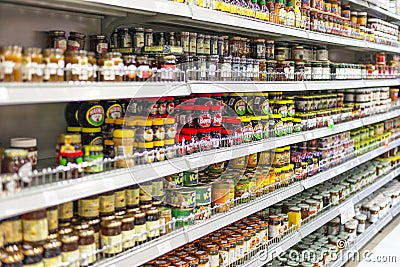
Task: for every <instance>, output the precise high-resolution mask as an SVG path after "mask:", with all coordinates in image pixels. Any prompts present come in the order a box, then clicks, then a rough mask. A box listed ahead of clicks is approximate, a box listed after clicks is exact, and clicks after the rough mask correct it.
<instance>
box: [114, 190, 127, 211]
mask: <svg viewBox="0 0 400 267" xmlns="http://www.w3.org/2000/svg"><path fill="white" fill-rule="evenodd" d="M114 196H115V200H114V201H115V207H116V208H123V207H125V206H126V198H125V190H122V191H116V192H115V193H114Z"/></svg>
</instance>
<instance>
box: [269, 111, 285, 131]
mask: <svg viewBox="0 0 400 267" xmlns="http://www.w3.org/2000/svg"><path fill="white" fill-rule="evenodd" d="M271 117H272V119H271V120H270V129H271V133H273V135H272V136H271V137H274V136H283V135H284V134H285V129H284V124H283V121H282V116H281V115H278V114H272V115H271Z"/></svg>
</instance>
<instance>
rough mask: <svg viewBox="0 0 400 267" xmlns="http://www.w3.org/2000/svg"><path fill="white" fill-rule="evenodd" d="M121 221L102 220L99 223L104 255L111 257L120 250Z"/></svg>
mask: <svg viewBox="0 0 400 267" xmlns="http://www.w3.org/2000/svg"><path fill="white" fill-rule="evenodd" d="M122 241H123V240H122V223H121V222H120V221H116V220H110V221H104V222H103V223H102V225H101V246H103V247H104V246H107V247H108V248H107V249H106V250H104V255H105V256H106V257H112V256H114V255H116V254H118V253H121V252H122V243H123V242H122Z"/></svg>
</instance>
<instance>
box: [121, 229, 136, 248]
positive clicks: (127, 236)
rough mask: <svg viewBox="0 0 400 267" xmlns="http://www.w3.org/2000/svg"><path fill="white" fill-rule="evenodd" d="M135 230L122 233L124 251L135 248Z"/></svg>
mask: <svg viewBox="0 0 400 267" xmlns="http://www.w3.org/2000/svg"><path fill="white" fill-rule="evenodd" d="M134 236H135V229H132V230H129V231H122V240H124V249H126V248H131V247H134V246H135V237H134Z"/></svg>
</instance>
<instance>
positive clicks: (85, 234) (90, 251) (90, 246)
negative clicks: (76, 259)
mask: <svg viewBox="0 0 400 267" xmlns="http://www.w3.org/2000/svg"><path fill="white" fill-rule="evenodd" d="M78 235H79V241H78V245H79V254H80V259H81V260H80V264H81V265H80V266H89V265H92V264H93V263H95V262H96V258H97V257H96V243H95V239H94V230H92V229H85V230H80V231H79V234H78Z"/></svg>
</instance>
